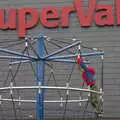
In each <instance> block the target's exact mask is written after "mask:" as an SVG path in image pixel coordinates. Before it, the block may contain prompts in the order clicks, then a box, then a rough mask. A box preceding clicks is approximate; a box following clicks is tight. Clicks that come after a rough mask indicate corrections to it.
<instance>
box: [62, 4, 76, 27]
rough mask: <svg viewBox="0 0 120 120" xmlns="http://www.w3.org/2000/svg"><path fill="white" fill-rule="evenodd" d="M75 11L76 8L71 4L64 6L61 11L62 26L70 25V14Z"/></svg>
mask: <svg viewBox="0 0 120 120" xmlns="http://www.w3.org/2000/svg"><path fill="white" fill-rule="evenodd" d="M75 11H76V10H75V8H74V7H71V6H68V7H63V8H62V13H61V26H62V27H69V16H70V14H71V13H73V12H75Z"/></svg>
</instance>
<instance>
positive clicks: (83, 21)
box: [74, 0, 96, 27]
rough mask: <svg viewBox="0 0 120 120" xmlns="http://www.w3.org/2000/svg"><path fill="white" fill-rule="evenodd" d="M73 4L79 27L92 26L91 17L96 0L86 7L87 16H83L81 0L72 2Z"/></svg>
mask: <svg viewBox="0 0 120 120" xmlns="http://www.w3.org/2000/svg"><path fill="white" fill-rule="evenodd" d="M74 3H75V7H76V10H77V16H78V18H79V20H80V25H81V26H83V27H85V26H90V25H91V24H92V16H93V13H94V9H95V5H96V0H90V3H89V5H88V14H87V15H85V13H84V10H83V5H82V2H81V0H74Z"/></svg>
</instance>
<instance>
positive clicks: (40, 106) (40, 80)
mask: <svg viewBox="0 0 120 120" xmlns="http://www.w3.org/2000/svg"><path fill="white" fill-rule="evenodd" d="M37 52H38V55H39V57H44V54H45V48H44V37H43V36H42V35H39V37H38V41H37ZM44 68H45V62H44V60H40V61H37V62H36V70H37V76H38V77H37V85H44V70H45V69H44ZM36 97H37V98H36V101H37V102H36V120H44V90H43V89H38V90H37V95H36Z"/></svg>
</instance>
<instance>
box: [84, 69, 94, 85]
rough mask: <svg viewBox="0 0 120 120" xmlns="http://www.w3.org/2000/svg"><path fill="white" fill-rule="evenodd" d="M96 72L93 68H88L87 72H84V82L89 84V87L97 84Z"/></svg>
mask: <svg viewBox="0 0 120 120" xmlns="http://www.w3.org/2000/svg"><path fill="white" fill-rule="evenodd" d="M95 74H96V71H95V69H94V68H92V67H87V71H84V72H83V74H82V78H83V80H84V81H85V82H86V83H87V85H90V86H91V85H94V84H95V83H96V78H95Z"/></svg>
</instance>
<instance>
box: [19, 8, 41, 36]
mask: <svg viewBox="0 0 120 120" xmlns="http://www.w3.org/2000/svg"><path fill="white" fill-rule="evenodd" d="M27 15H30V16H31V19H30V20H29V21H28V20H26V19H27ZM38 16H39V15H38V11H37V10H36V9H35V8H22V9H19V10H18V20H19V21H18V35H19V37H25V34H26V29H29V28H32V27H34V26H35V25H36V24H37V23H38V20H39V19H38Z"/></svg>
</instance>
